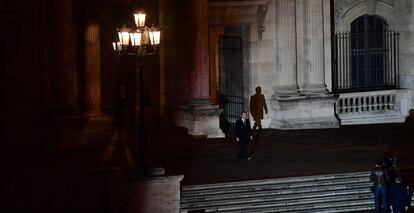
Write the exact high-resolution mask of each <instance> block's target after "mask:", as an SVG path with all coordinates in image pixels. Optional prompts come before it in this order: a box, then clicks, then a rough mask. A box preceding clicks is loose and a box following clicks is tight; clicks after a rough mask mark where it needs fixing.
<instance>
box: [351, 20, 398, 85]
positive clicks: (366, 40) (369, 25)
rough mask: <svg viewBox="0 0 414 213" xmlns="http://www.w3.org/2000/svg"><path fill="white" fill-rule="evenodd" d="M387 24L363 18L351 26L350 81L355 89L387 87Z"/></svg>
mask: <svg viewBox="0 0 414 213" xmlns="http://www.w3.org/2000/svg"><path fill="white" fill-rule="evenodd" d="M388 34H389V32H388V25H387V23H386V21H385V20H384V19H383V18H381V17H379V16H376V15H363V16H360V17H358V18H357V19H355V20H354V21H353V22H352V23H351V79H352V87H353V88H361V89H363V88H375V87H380V86H383V85H384V84H385V82H384V80H385V79H386V76H385V75H386V74H387V72H386V70H387V66H388V60H387V58H388V54H389V46H390V45H389V41H388Z"/></svg>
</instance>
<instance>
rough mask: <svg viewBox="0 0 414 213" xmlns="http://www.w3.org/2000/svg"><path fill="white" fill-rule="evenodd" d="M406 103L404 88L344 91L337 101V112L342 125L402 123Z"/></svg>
mask: <svg viewBox="0 0 414 213" xmlns="http://www.w3.org/2000/svg"><path fill="white" fill-rule="evenodd" d="M406 105H407V99H406V97H405V91H404V90H383V91H372V92H358V93H342V94H340V95H339V98H338V100H337V102H336V103H335V113H336V114H337V115H338V117H339V118H340V120H341V124H342V125H347V124H369V123H400V122H404V117H405V116H404V115H405V114H406V112H405V111H406V110H405V108H406ZM387 119H388V120H387Z"/></svg>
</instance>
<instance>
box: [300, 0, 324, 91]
mask: <svg viewBox="0 0 414 213" xmlns="http://www.w3.org/2000/svg"><path fill="white" fill-rule="evenodd" d="M297 2H298V10H297V13H296V15H297V17H298V25H297V27H298V34H299V35H298V37H297V38H298V41H297V43H298V50H300V51H303V52H301V54H299V55H298V61H299V66H298V73H299V75H301V77H300V78H298V79H299V87H300V91H301V93H303V94H315V93H316V94H318V93H326V92H327V90H326V86H325V55H324V53H325V48H324V42H330V41H324V1H323V0H297Z"/></svg>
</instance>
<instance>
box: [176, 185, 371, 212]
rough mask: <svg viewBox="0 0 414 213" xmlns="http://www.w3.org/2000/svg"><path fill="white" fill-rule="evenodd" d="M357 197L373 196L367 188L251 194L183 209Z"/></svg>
mask: <svg viewBox="0 0 414 213" xmlns="http://www.w3.org/2000/svg"><path fill="white" fill-rule="evenodd" d="M355 195H358V196H360V195H364V196H372V193H371V192H370V191H369V189H367V188H362V189H348V190H331V191H326V192H319V191H317V192H311V193H298V194H289V195H283V194H282V195H281V194H276V195H274V194H272V193H270V192H269V193H268V194H267V195H266V194H264V193H263V194H261V195H260V196H259V195H255V194H253V193H252V194H251V195H250V196H249V197H247V196H246V197H240V196H237V197H226V198H222V199H216V198H214V199H211V198H210V199H209V200H198V201H195V200H190V201H189V200H183V201H182V204H181V206H182V208H186V209H187V208H188V209H191V208H196V209H208V208H211V207H216V206H230V205H240V204H248V203H255V204H256V203H260V202H279V203H281V204H283V205H291V204H292V203H293V204H295V203H296V201H298V200H304V199H308V201H311V200H318V201H323V200H324V199H333V197H336V198H339V197H346V196H355Z"/></svg>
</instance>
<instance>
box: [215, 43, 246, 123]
mask: <svg viewBox="0 0 414 213" xmlns="http://www.w3.org/2000/svg"><path fill="white" fill-rule="evenodd" d="M219 78H220V79H219V82H220V87H219V91H220V98H221V101H222V103H224V106H223V107H224V117H225V119H226V120H227V122H228V123H229V124H230V125H231V126H234V125H235V123H236V121H237V119H238V118H239V117H240V112H242V111H243V110H244V101H243V54H242V38H241V36H240V37H236V36H221V37H220V68H219Z"/></svg>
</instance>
